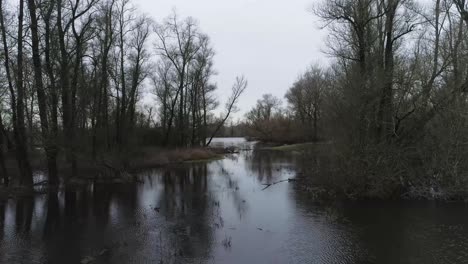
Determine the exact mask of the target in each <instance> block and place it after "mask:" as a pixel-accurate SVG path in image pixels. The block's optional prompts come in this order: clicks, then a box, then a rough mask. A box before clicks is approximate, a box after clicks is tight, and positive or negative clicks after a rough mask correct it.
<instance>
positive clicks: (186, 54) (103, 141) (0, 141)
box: [0, 0, 247, 187]
mask: <svg viewBox="0 0 468 264" xmlns="http://www.w3.org/2000/svg"><path fill="white" fill-rule="evenodd" d="M0 31H1V40H2V43H1V46H2V50H1V52H0V60H1V61H2V64H3V67H2V70H1V71H0V84H1V88H2V93H1V94H0V99H1V101H0V106H1V107H0V110H1V112H0V132H1V135H0V167H1V168H0V170H1V174H2V179H3V184H4V185H6V186H8V185H9V184H10V181H12V183H13V184H14V185H16V186H29V187H31V186H32V184H33V177H32V171H33V168H32V165H31V160H32V159H33V157H32V156H36V155H40V156H41V157H43V158H44V159H45V164H46V167H47V175H48V182H49V184H50V185H57V184H58V183H59V180H60V179H59V178H60V177H59V175H58V169H57V167H58V164H57V163H58V162H61V161H62V160H64V162H66V164H68V166H69V167H70V172H71V176H72V177H73V176H76V175H77V171H78V167H79V162H80V160H81V159H82V158H85V157H86V158H88V157H90V159H91V160H93V161H95V162H97V161H99V160H100V159H102V158H103V157H104V156H105V155H106V154H107V153H118V154H119V155H120V156H123V157H125V156H128V155H127V154H128V152H129V151H130V150H131V149H132V148H134V147H136V146H137V145H138V144H140V145H141V144H148V142H143V141H144V140H142V138H143V139H148V138H149V139H150V140H149V141H150V142H151V143H154V144H157V145H160V146H167V147H173V146H177V147H191V146H204V145H207V144H209V141H207V140H205V139H206V138H211V137H212V136H214V134H215V133H216V132H217V130H219V129H220V128H221V127H222V126H223V125H224V122H225V121H226V120H228V118H229V116H230V113H231V112H233V111H234V110H235V109H236V103H237V101H238V99H239V97H240V95H241V94H242V92H243V91H244V90H245V89H246V87H247V81H246V79H245V78H244V77H238V78H237V80H236V82H235V84H234V85H233V88H232V95H231V97H229V98H228V100H227V103H226V107H225V112H223V113H222V114H221V116H219V117H218V116H216V115H215V114H214V112H213V110H214V109H215V108H216V107H218V105H219V101H218V99H217V98H216V95H215V91H216V89H217V86H216V84H215V83H213V81H212V77H213V76H214V74H215V73H216V71H215V70H214V66H213V57H214V55H215V52H214V51H213V47H212V45H211V43H210V39H209V37H208V35H206V34H205V33H203V32H202V31H201V29H200V27H199V25H198V23H197V21H196V20H195V19H193V18H190V17H188V18H179V17H178V16H177V14H176V12H174V13H173V14H171V15H170V16H168V17H167V18H166V19H165V20H164V21H162V22H160V23H156V22H155V21H153V20H152V19H151V18H150V17H149V16H147V15H145V14H143V13H141V12H139V11H138V10H137V9H136V8H135V7H134V6H133V5H132V3H131V2H130V1H129V0H71V1H62V0H27V1H25V0H17V1H13V0H11V1H5V0H0ZM148 88H149V89H148ZM149 92H150V93H153V94H155V95H156V97H157V99H158V102H157V104H155V105H148V104H147V105H143V103H141V101H142V98H143V97H144V96H145V94H147V93H149ZM37 153H39V154H37ZM10 154H12V155H14V159H15V160H16V162H17V165H16V167H17V168H18V173H17V174H18V175H16V172H14V171H13V172H12V171H8V169H7V167H8V166H7V164H6V163H7V161H8V159H9V158H10V156H11V155H10ZM63 157H64V158H63ZM34 158H35V157H34ZM126 158H128V157H126ZM12 175H15V177H13V176H12Z"/></svg>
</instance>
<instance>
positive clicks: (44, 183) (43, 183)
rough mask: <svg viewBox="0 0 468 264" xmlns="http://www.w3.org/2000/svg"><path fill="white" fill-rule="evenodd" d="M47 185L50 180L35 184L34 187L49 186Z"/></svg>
mask: <svg viewBox="0 0 468 264" xmlns="http://www.w3.org/2000/svg"><path fill="white" fill-rule="evenodd" d="M47 184H49V181H48V180H43V181H40V182H36V183H34V184H33V186H39V185H47Z"/></svg>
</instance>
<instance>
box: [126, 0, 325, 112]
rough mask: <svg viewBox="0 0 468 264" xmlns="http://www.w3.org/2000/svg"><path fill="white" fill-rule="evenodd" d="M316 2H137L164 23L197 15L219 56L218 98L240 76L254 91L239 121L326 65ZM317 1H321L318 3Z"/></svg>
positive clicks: (244, 101) (249, 91)
mask: <svg viewBox="0 0 468 264" xmlns="http://www.w3.org/2000/svg"><path fill="white" fill-rule="evenodd" d="M313 1H314V0H289V1H286V0H235V1H225V0H157V1H155V0H135V1H134V3H135V4H136V5H137V7H138V9H139V10H140V11H142V12H144V13H147V14H149V15H150V16H151V17H152V18H153V19H155V20H156V21H157V22H161V21H162V20H163V19H164V18H165V17H167V16H168V15H169V14H170V13H171V12H172V10H173V9H174V8H175V9H176V10H177V13H178V15H179V16H180V17H186V16H192V17H194V18H196V19H197V20H198V22H199V23H200V28H201V30H202V31H203V32H205V33H207V34H208V35H209V36H210V38H211V41H212V45H213V47H214V49H215V51H216V56H215V68H216V69H217V71H218V75H217V76H215V77H214V79H213V80H214V81H215V82H216V83H217V84H218V88H219V90H218V95H219V98H220V100H221V102H224V101H225V99H226V97H227V96H228V95H229V92H230V88H231V86H232V84H233V82H234V80H235V77H236V76H237V75H241V74H244V75H245V76H246V77H247V79H248V81H249V86H248V88H247V91H246V92H245V94H244V95H243V96H242V97H241V99H240V102H239V108H240V109H241V111H240V112H239V113H237V114H236V117H240V116H242V115H243V114H244V113H245V112H247V111H248V110H249V109H250V108H251V107H252V106H253V105H255V103H256V100H257V99H258V98H260V97H261V95H262V94H264V93H272V94H274V95H276V96H278V97H280V98H283V95H284V93H285V91H286V90H287V89H288V88H289V87H290V85H291V84H292V83H293V82H294V80H295V79H296V77H297V76H298V74H299V73H301V72H302V71H304V69H305V68H306V67H307V66H308V65H309V64H311V63H316V62H318V63H323V62H325V61H326V56H325V55H324V54H322V52H321V51H322V50H323V48H324V47H323V44H324V40H325V36H324V32H323V31H321V30H319V22H318V21H317V19H316V18H315V17H314V16H313V15H312V14H311V13H310V12H309V11H308V8H309V7H310V6H311V5H312V3H313ZM315 1H316V0H315Z"/></svg>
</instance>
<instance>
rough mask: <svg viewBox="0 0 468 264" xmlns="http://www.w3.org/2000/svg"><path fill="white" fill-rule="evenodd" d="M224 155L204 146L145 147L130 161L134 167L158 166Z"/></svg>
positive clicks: (217, 157)
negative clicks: (191, 147)
mask: <svg viewBox="0 0 468 264" xmlns="http://www.w3.org/2000/svg"><path fill="white" fill-rule="evenodd" d="M220 158H222V155H219V154H217V153H215V152H214V151H212V150H209V149H204V148H193V149H160V148H145V149H142V150H141V151H140V153H139V154H138V155H136V158H134V159H132V160H131V161H130V164H131V167H133V168H148V167H158V166H164V165H168V164H174V163H182V162H194V161H206V160H213V159H220Z"/></svg>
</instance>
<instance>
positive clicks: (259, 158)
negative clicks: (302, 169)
mask: <svg viewBox="0 0 468 264" xmlns="http://www.w3.org/2000/svg"><path fill="white" fill-rule="evenodd" d="M245 155H246V158H245V160H246V163H247V167H248V168H249V169H250V170H251V171H252V172H253V173H254V174H255V175H256V177H257V179H258V181H259V182H263V183H268V182H273V181H275V180H278V179H280V178H281V177H282V175H281V173H282V169H284V168H288V169H290V168H291V167H292V166H291V165H292V164H293V161H294V158H293V156H292V155H290V154H287V153H284V152H280V151H262V150H254V151H251V152H247V153H246V154H245Z"/></svg>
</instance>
